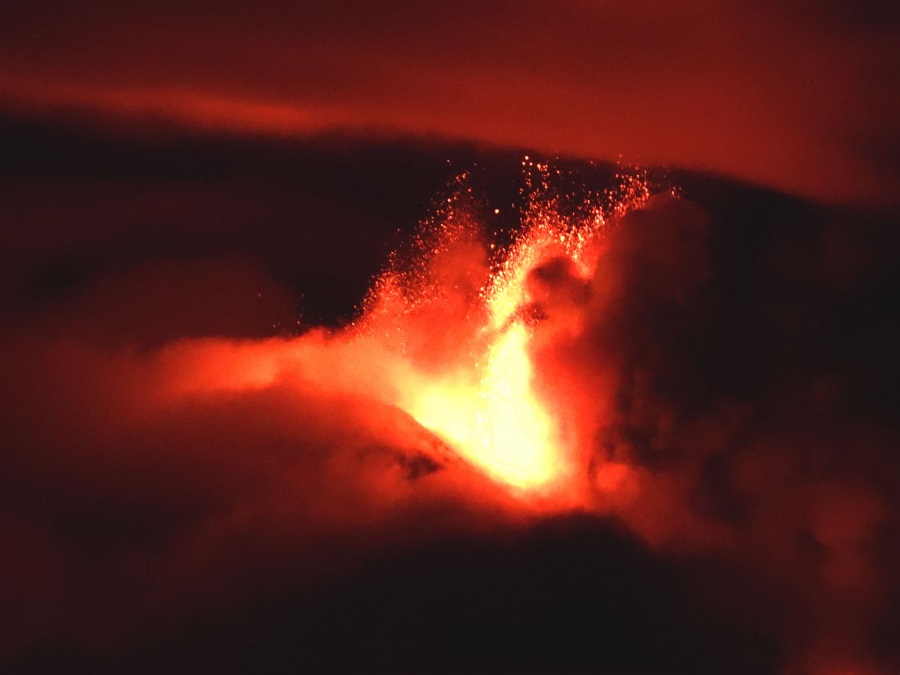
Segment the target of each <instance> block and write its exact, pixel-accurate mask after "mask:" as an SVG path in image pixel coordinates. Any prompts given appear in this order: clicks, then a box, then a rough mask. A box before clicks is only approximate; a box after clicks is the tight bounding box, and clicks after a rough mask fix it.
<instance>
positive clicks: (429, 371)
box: [360, 158, 647, 496]
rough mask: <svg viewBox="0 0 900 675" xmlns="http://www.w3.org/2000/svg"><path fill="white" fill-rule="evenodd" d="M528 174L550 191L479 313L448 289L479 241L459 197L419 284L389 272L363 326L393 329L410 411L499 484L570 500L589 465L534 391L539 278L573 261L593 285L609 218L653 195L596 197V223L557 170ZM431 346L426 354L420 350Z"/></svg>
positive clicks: (499, 266) (636, 187)
mask: <svg viewBox="0 0 900 675" xmlns="http://www.w3.org/2000/svg"><path fill="white" fill-rule="evenodd" d="M524 167H525V170H526V176H531V175H532V174H537V175H538V177H539V178H540V180H541V183H540V185H538V186H535V185H533V184H532V182H531V181H530V180H529V189H530V191H531V192H530V195H529V196H530V198H529V201H528V203H527V205H526V209H525V213H524V214H523V230H522V232H521V233H520V234H519V236H518V238H517V239H516V240H515V242H514V243H513V244H512V245H511V246H510V247H509V248H508V249H506V250H504V251H501V252H500V253H499V255H498V256H496V258H495V259H494V260H493V264H492V265H491V267H490V273H489V274H488V276H487V281H486V283H485V284H484V285H483V286H482V287H481V288H480V289H478V292H477V293H475V294H472V295H470V296H467V297H466V299H468V300H469V302H470V305H471V306H461V307H456V308H455V309H454V302H453V301H452V300H451V297H450V296H452V295H453V293H452V289H448V288H444V287H443V285H449V286H451V287H452V286H458V285H459V280H454V279H452V278H448V277H447V273H446V270H444V269H443V268H442V266H444V265H445V264H446V261H447V260H451V261H452V260H456V259H457V258H456V256H455V255H454V252H453V251H454V249H455V248H462V249H463V250H464V251H465V252H467V253H469V252H471V243H472V241H473V239H477V238H478V237H477V234H476V230H477V223H473V222H472V221H471V219H470V218H467V216H466V215H465V213H464V212H463V209H458V208H457V207H456V202H455V200H452V199H451V200H449V204H450V206H449V207H448V208H447V210H446V212H445V213H443V214H442V217H443V221H442V222H441V223H440V225H439V226H438V227H437V232H436V234H437V241H436V243H432V244H431V247H430V249H429V248H428V245H427V244H426V243H425V239H427V237H423V239H422V240H420V242H419V243H420V244H421V246H420V248H421V249H425V251H424V254H425V256H426V258H427V260H425V261H420V263H421V265H420V266H419V268H417V271H416V274H414V275H412V278H410V275H405V276H404V275H403V274H400V273H398V272H397V271H396V270H391V271H389V272H387V273H386V274H385V275H384V276H383V277H382V279H381V280H379V283H378V284H377V285H376V289H375V292H374V294H373V297H372V304H371V305H370V312H369V314H367V315H366V316H364V317H363V319H362V320H361V322H360V324H361V326H362V327H363V328H364V329H368V330H369V332H370V333H371V332H374V331H378V330H381V331H384V333H383V335H385V337H386V338H387V339H388V340H391V339H396V340H397V341H398V345H400V346H399V349H400V350H401V351H404V349H405V353H404V358H405V361H406V363H405V365H406V368H407V370H406V373H405V375H404V376H402V377H399V378H398V379H397V380H396V382H395V384H396V389H397V397H396V399H395V401H394V402H395V403H396V404H397V405H398V406H399V407H401V408H402V409H404V410H406V411H407V412H409V414H410V415H412V416H413V417H414V418H415V419H416V420H417V421H418V422H419V423H420V424H422V426H424V427H426V428H427V429H430V430H431V431H432V432H434V433H435V434H436V435H437V436H439V437H440V438H441V439H443V440H444V441H445V442H446V443H447V444H448V445H450V446H451V447H452V448H453V449H454V450H455V451H456V452H458V453H459V455H460V456H461V457H462V458H464V459H465V460H467V461H468V462H470V463H471V464H473V465H474V466H476V467H478V468H480V469H481V470H482V471H484V472H485V473H486V474H487V475H489V476H490V477H491V478H493V479H494V480H496V481H497V482H499V483H501V484H505V485H508V486H510V487H512V488H513V489H514V491H516V492H518V493H519V494H522V495H525V494H536V495H541V496H561V495H562V494H563V493H569V494H571V492H572V491H573V484H574V483H573V481H574V479H575V478H576V477H577V475H578V473H579V468H578V466H577V463H576V461H575V457H574V451H573V449H571V448H567V447H566V446H565V442H564V440H563V437H562V431H563V425H562V424H561V420H559V419H556V416H555V414H554V413H553V412H551V411H550V410H549V409H548V407H547V405H546V402H545V401H544V400H542V396H541V393H540V392H539V391H537V390H536V389H535V383H534V381H533V374H534V367H533V363H532V337H533V325H532V324H534V322H535V321H539V320H540V319H535V318H533V317H530V316H529V314H530V313H531V312H530V310H531V309H533V307H532V305H533V304H534V303H535V302H536V298H533V297H531V294H530V293H529V285H528V279H529V275H530V274H532V273H533V272H534V270H535V269H537V268H538V267H539V266H540V265H542V264H544V263H546V262H547V261H548V260H553V259H558V258H560V257H563V258H565V259H566V260H568V261H569V262H570V263H571V265H572V269H573V270H574V273H575V274H577V275H578V276H579V277H581V278H582V279H583V280H587V279H590V277H591V276H592V274H593V271H594V268H595V267H596V263H597V253H598V250H599V245H600V241H601V239H602V237H603V235H604V234H605V229H606V224H607V217H608V216H618V215H621V213H624V212H625V211H627V210H628V209H630V208H633V207H636V206H639V205H640V204H642V203H643V202H644V201H645V199H646V197H647V188H646V185H645V184H644V183H643V182H642V181H639V180H635V179H629V180H626V181H625V183H624V184H623V189H622V190H621V192H618V193H617V194H616V197H615V198H613V197H612V196H611V195H610V194H604V195H602V198H601V196H598V195H591V196H590V197H588V198H587V199H588V203H586V204H585V205H584V206H586V207H587V208H586V209H583V211H584V213H585V214H586V215H582V216H580V217H572V216H565V215H564V214H563V213H562V212H561V210H560V208H559V204H558V203H557V200H556V198H555V197H554V196H552V195H551V193H550V189H549V179H548V176H549V173H548V167H547V166H546V165H541V164H535V163H532V162H530V161H529V160H528V158H526V161H525V163H524ZM601 204H605V205H606V207H605V208H604V207H603V206H601ZM610 204H611V206H610ZM486 248H490V249H493V247H486ZM460 274H463V275H465V274H466V272H465V271H462V272H460ZM456 300H459V298H458V297H457V298H456ZM448 307H449V308H450V309H449V310H448ZM472 317H475V319H474V320H473V319H472ZM460 325H462V326H464V327H465V328H467V330H464V331H462V332H461V333H460V334H458V335H457V338H458V339H457V342H458V343H461V344H462V345H464V346H465V348H463V349H460V348H459V344H453V345H452V346H451V348H450V349H447V350H446V351H445V352H444V353H437V354H435V353H434V352H435V349H436V348H438V349H439V348H440V346H441V345H442V344H444V343H443V342H442V341H441V340H437V341H436V340H434V339H433V338H429V335H428V334H429V333H437V334H439V335H440V334H442V333H443V332H445V331H454V330H456V331H458V330H459V326H460ZM423 334H424V336H423ZM403 345H405V346H406V347H405V348H404V347H403ZM422 345H425V350H424V353H422V352H421V351H418V352H417V351H416V348H417V347H421V346H422ZM435 345H437V347H435ZM426 364H427V365H426ZM435 364H436V365H435Z"/></svg>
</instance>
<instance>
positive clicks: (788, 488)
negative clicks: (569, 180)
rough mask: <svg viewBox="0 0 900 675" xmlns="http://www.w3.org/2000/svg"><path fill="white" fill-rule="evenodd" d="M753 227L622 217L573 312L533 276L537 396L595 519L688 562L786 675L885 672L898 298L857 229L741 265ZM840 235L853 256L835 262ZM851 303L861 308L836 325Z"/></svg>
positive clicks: (550, 280) (815, 229)
mask: <svg viewBox="0 0 900 675" xmlns="http://www.w3.org/2000/svg"><path fill="white" fill-rule="evenodd" d="M713 225H715V226H716V227H718V228H721V229H720V230H719V231H717V230H716V229H714V227H713ZM743 226H744V225H740V226H737V225H733V224H732V225H729V224H728V223H722V222H718V223H714V224H711V223H710V218H709V216H708V215H707V214H706V213H705V212H704V211H703V210H701V209H699V208H698V207H696V206H694V205H692V204H691V203H689V202H686V201H683V200H679V199H676V198H673V197H669V196H659V197H655V198H653V199H652V200H651V201H650V202H649V203H648V204H647V206H646V207H645V208H643V209H641V210H639V211H634V212H632V213H630V214H628V215H626V216H625V217H624V218H623V219H622V221H621V223H620V224H619V226H618V229H617V231H616V232H615V234H614V235H613V236H612V238H611V242H610V244H609V246H608V248H607V249H606V250H605V251H604V253H603V254H602V256H601V258H600V261H599V263H598V266H597V272H596V274H595V275H594V277H593V279H591V280H590V283H589V287H588V289H587V291H582V290H581V289H579V296H580V297H581V300H580V302H579V303H578V308H579V309H578V312H577V314H573V313H572V312H571V309H570V310H569V311H563V309H564V308H566V307H567V306H568V307H571V305H572V302H571V298H572V297H573V294H572V290H571V289H572V285H573V283H574V282H573V278H572V277H571V276H570V275H566V274H565V273H564V270H561V269H559V265H555V264H554V263H553V262H551V263H550V264H549V265H548V266H547V268H545V270H546V271H542V270H537V271H536V273H535V278H536V279H539V281H540V284H541V285H542V286H546V285H548V284H549V285H552V286H553V287H554V291H552V292H550V291H544V293H543V294H542V297H543V298H544V302H545V303H546V304H547V307H546V309H545V310H544V311H543V312H542V316H543V317H544V318H545V320H546V322H547V324H546V325H543V326H542V324H540V323H538V324H537V328H536V330H537V331H538V338H539V343H538V344H539V346H538V347H537V349H538V351H537V354H536V358H535V363H536V364H538V366H537V367H538V368H539V369H540V375H539V379H540V381H541V382H542V387H543V390H544V391H545V392H546V394H547V397H548V399H549V400H550V401H553V402H554V403H555V405H557V406H558V410H559V411H560V414H561V415H563V416H566V415H568V416H569V418H570V419H571V420H574V424H573V427H574V428H575V429H576V430H578V436H577V437H576V438H574V439H573V440H574V442H575V443H577V444H578V445H579V447H580V448H581V451H582V452H583V453H584V455H585V456H586V457H588V458H589V459H590V466H591V471H592V472H593V475H592V479H593V481H594V486H595V489H596V492H595V499H596V508H597V509H598V510H599V512H601V513H611V514H614V515H615V517H617V518H619V519H621V520H622V521H623V522H624V523H626V524H627V526H628V527H629V528H631V529H632V530H633V531H634V532H636V533H637V534H638V535H639V536H640V537H641V538H642V539H644V540H645V541H646V542H648V544H649V545H650V546H651V547H653V548H654V549H655V550H659V551H665V552H668V553H669V554H671V555H675V556H682V557H685V558H687V559H689V560H691V561H692V562H691V563H690V564H691V566H692V568H693V570H694V572H693V574H694V575H695V576H694V578H693V583H694V585H695V587H696V589H697V592H698V594H699V595H700V596H703V597H706V598H707V601H708V602H710V603H712V604H714V605H717V606H719V607H720V608H726V609H727V611H729V612H734V613H736V614H738V615H740V616H742V617H744V619H745V620H748V621H750V622H751V623H752V624H754V625H756V626H758V627H760V628H762V627H766V629H767V630H769V631H771V632H772V633H774V634H777V635H779V640H780V641H781V644H782V647H783V649H784V656H783V663H782V666H781V667H782V668H783V669H784V672H791V673H795V672H796V673H807V672H816V673H818V672H836V671H838V670H840V669H842V668H849V669H860V670H861V672H889V671H890V670H891V669H892V668H893V665H892V664H896V658H897V654H896V652H895V650H894V649H893V647H892V646H891V644H890V641H891V638H890V637H889V636H890V635H892V634H893V631H895V630H896V623H895V622H896V616H897V615H896V612H897V604H896V602H897V601H896V590H897V586H896V582H897V579H896V572H895V568H896V564H897V560H898V550H897V547H896V540H897V534H898V524H900V523H898V520H897V503H896V494H897V487H898V479H900V473H898V464H897V456H896V448H897V441H898V437H897V429H896V425H895V424H894V422H893V420H892V418H891V417H890V415H889V414H888V415H885V414H884V410H885V409H884V408H882V407H881V406H880V405H878V404H877V403H876V405H875V406H874V407H873V408H871V409H868V410H867V409H866V408H865V406H866V404H867V402H868V401H869V400H874V399H877V398H878V397H879V396H887V397H889V398H891V399H893V395H892V394H891V393H890V389H889V385H888V386H884V384H882V385H880V386H879V384H878V378H877V377H873V374H872V373H871V372H870V371H869V367H870V363H871V362H872V361H873V360H875V361H880V362H881V363H882V367H886V368H889V369H890V370H891V371H892V372H894V371H895V370H896V369H895V368H894V367H893V366H892V365H890V364H891V363H893V361H894V358H893V356H892V355H891V353H890V351H891V350H890V349H885V345H884V343H882V335H883V333H882V331H887V332H890V333H891V334H896V330H897V326H896V322H893V321H892V320H891V319H890V318H889V312H890V309H889V308H890V307H891V306H893V305H892V304H891V303H892V301H891V300H889V299H888V296H886V295H884V296H880V295H879V294H880V293H881V292H885V293H886V292H888V289H889V288H895V283H896V282H895V281H890V277H886V276H885V272H886V270H885V269H878V268H877V267H868V266H858V265H857V263H856V262H855V261H857V256H864V257H867V258H868V259H869V260H870V261H874V259H875V257H878V255H877V254H876V253H875V251H874V247H877V245H878V244H876V243H875V241H874V240H873V241H870V242H869V243H867V244H863V243H862V236H861V235H860V233H859V231H858V230H857V225H856V223H854V222H853V221H849V222H841V223H830V224H828V225H827V226H821V225H819V224H815V225H812V226H807V227H806V228H803V229H806V230H807V231H806V232H805V233H804V234H805V238H808V241H807V242H805V243H808V244H812V245H807V246H803V247H796V246H792V245H791V244H789V243H788V242H787V241H785V239H787V238H790V235H788V236H785V234H784V233H782V232H776V233H775V236H774V237H772V238H771V239H768V240H767V241H766V242H765V247H764V248H763V249H762V250H756V251H748V250H746V249H745V250H730V249H729V247H730V245H732V244H733V242H729V241H728V238H729V234H728V233H727V230H728V228H730V227H743ZM837 232H841V233H842V234H837ZM794 235H796V232H795V233H794ZM843 237H847V238H848V239H853V240H854V242H855V244H854V245H848V246H846V247H842V248H841V249H840V251H836V250H835V248H834V246H835V245H834V243H832V242H833V241H834V240H835V239H836V238H837V239H842V238H843ZM751 240H752V237H749V236H747V235H746V234H743V235H740V238H739V239H738V241H741V243H742V244H743V245H745V246H746V245H747V244H749V243H750V242H751ZM890 245H892V246H895V245H896V241H895V240H892V244H890ZM862 249H867V250H866V253H863V252H862ZM832 256H834V257H832ZM837 260H841V262H840V263H838V262H837ZM882 260H886V259H882ZM731 265H740V266H742V268H743V269H742V274H744V275H748V276H747V277H744V278H743V279H742V280H741V283H743V284H747V283H749V285H750V286H749V288H748V289H747V290H748V291H749V292H748V294H747V295H744V296H743V297H742V294H740V293H737V292H735V291H736V290H737V289H733V288H723V286H722V284H724V283H727V282H726V279H727V278H728V277H729V276H731V275H732V271H731V270H730V269H729V266H731ZM773 265H774V266H776V268H777V271H775V270H773V269H772V266H773ZM849 268H852V269H853V270H854V271H853V272H850V271H849ZM550 271H556V272H559V273H553V274H551V273H549V272H550ZM538 273H540V274H538ZM845 274H846V276H845ZM732 279H733V278H732ZM879 288H880V289H881V291H876V290H875V289H879ZM863 289H865V290H863ZM874 298H879V299H878V300H875V299H874ZM734 303H738V304H737V306H735V305H734ZM854 303H863V304H864V305H865V306H866V308H865V309H864V310H860V313H859V314H857V315H856V317H854V318H852V319H851V318H849V317H845V316H842V314H843V312H845V311H846V308H847V307H848V306H852V305H854ZM860 318H862V319H863V323H861V324H855V323H851V324H850V325H846V324H845V325H843V326H842V327H841V328H840V329H837V328H836V324H837V325H840V324H842V323H843V322H845V321H850V322H855V321H857V320H859V319H860ZM554 323H557V324H562V326H560V325H554ZM567 323H568V324H572V325H576V326H577V328H575V330H570V331H568V332H567V331H565V330H563V328H564V327H565V325H566V324H567ZM723 324H724V325H723ZM729 324H730V325H729ZM542 333H543V335H544V339H543V340H541V334H542ZM560 335H563V336H566V337H564V338H562V339H561V338H560ZM851 335H852V337H851ZM848 343H854V344H853V346H852V347H851V346H850V345H849V344H848ZM885 384H886V383H885ZM724 570H728V571H727V572H724Z"/></svg>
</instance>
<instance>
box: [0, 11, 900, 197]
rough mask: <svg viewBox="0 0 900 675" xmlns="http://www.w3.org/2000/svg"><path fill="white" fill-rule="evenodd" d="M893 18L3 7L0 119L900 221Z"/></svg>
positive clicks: (867, 14) (874, 14)
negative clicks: (650, 167) (672, 182)
mask: <svg viewBox="0 0 900 675" xmlns="http://www.w3.org/2000/svg"><path fill="white" fill-rule="evenodd" d="M892 7H893V3H888V2H877V3H857V2H851V1H850V0H828V1H826V2H813V1H802V0H801V1H794V2H787V3H783V2H768V1H767V2H749V1H737V0H727V1H725V2H707V1H704V0H675V1H669V0H653V1H650V2H639V3H613V2H588V1H582V0H565V1H560V2H553V3H545V2H536V1H532V0H526V1H524V2H496V1H492V2H481V1H477V2H476V1H468V0H464V1H461V2H454V3H447V4H438V5H435V4H434V3H431V2H428V3H410V2H405V1H395V0H374V1H371V0H366V1H358V0H355V1H353V2H337V3H335V2H328V3H318V2H316V3H310V2H299V3H298V2H268V3H263V4H262V5H260V4H259V3H244V2H240V3H238V2H231V1H226V2H197V1H192V2H180V3H150V2H136V1H128V0H126V1H124V2H90V3H69V2H48V1H46V0H38V1H34V2H18V1H14V2H7V3H4V6H3V9H2V10H0V25H2V28H0V36H2V40H0V92H2V95H3V96H4V100H5V104H4V105H5V106H7V107H17V108H20V109H21V106H26V108H27V107H30V106H34V107H37V108H45V107H48V106H64V107H65V106H85V107H88V108H91V109H94V108H96V109H100V110H104V111H111V112H127V113H129V114H131V113H141V114H143V113H153V114H158V115H163V116H165V117H172V118H176V119H178V120H182V121H187V122H189V123H190V124H196V125H203V126H210V125H211V126H226V127H236V128H241V129H245V128H252V129H257V130H259V129H262V130H268V131H279V132H285V131H287V132H290V133H300V134H302V133H304V132H308V131H316V130H321V129H327V128H333V127H351V128H357V129H366V130H369V131H373V130H374V131H381V132H397V131H400V132H411V133H414V134H438V135H441V136H446V137H451V138H463V139H472V140H477V141H482V142H487V143H493V144H500V145H511V146H516V147H532V148H538V149H540V150H543V151H546V152H549V153H563V154H574V155H578V156H582V157H592V158H598V159H615V158H617V157H618V156H620V155H622V156H623V157H624V158H625V159H626V160H638V161H643V162H662V163H676V164H681V165H687V166H690V167H693V168H700V169H708V170H713V171H718V172H722V173H725V174H727V175H730V176H734V177H739V178H743V179H746V180H749V181H752V182H757V183H760V184H764V185H767V186H774V187H778V188H781V189H784V190H787V191H791V192H796V193H799V194H803V195H807V196H813V197H816V198H820V199H823V200H827V201H831V202H840V201H855V202H867V201H870V200H872V201H875V202H890V203H896V195H897V193H898V189H897V188H898V186H900V183H898V170H897V149H898V148H897V138H898V123H897V120H898V119H900V104H898V97H897V93H896V89H897V88H896V78H897V49H896V44H897V39H898V21H897V18H898V17H897V11H896V10H895V9H893V8H892Z"/></svg>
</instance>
